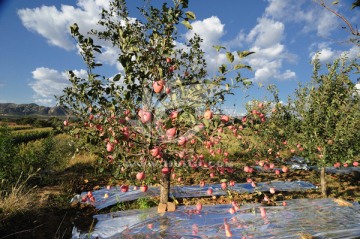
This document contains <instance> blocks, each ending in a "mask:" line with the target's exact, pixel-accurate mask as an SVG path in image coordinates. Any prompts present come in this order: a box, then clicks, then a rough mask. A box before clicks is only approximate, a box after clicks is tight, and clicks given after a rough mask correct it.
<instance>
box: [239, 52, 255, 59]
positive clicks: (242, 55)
mask: <svg viewBox="0 0 360 239" xmlns="http://www.w3.org/2000/svg"><path fill="white" fill-rule="evenodd" d="M254 53H255V52H254V51H238V52H237V54H238V56H239V57H240V58H244V57H247V56H249V55H251V54H254Z"/></svg>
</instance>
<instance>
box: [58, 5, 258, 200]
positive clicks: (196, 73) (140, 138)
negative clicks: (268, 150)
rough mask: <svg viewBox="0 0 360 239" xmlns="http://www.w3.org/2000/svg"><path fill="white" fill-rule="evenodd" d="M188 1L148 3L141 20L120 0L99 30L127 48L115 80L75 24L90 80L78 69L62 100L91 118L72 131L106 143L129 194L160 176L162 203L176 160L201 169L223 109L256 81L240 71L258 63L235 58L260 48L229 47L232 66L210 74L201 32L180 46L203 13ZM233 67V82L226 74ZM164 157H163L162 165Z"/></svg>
mask: <svg viewBox="0 0 360 239" xmlns="http://www.w3.org/2000/svg"><path fill="white" fill-rule="evenodd" d="M170 5H171V6H170ZM187 7H188V1H187V0H174V1H173V4H170V3H168V2H165V3H164V4H163V5H162V7H161V8H155V7H153V6H151V5H148V6H147V7H144V8H141V9H140V12H141V13H142V16H143V19H144V21H140V20H138V19H134V18H131V17H130V15H129V12H128V10H127V8H126V3H125V1H124V0H115V1H112V2H111V3H110V7H109V9H108V10H103V11H102V20H100V21H99V24H100V25H101V26H102V27H103V29H104V30H102V31H95V30H93V31H91V34H92V36H93V37H95V38H96V39H100V40H105V41H108V42H110V43H111V44H112V45H113V46H115V47H117V48H118V49H119V50H120V54H119V55H118V59H117V60H118V63H120V64H121V66H122V67H123V69H124V70H123V72H122V73H119V74H116V75H115V76H114V77H110V78H107V77H101V76H100V75H98V74H97V73H96V72H95V71H96V69H97V67H99V66H101V64H100V63H99V62H97V61H96V54H101V46H99V45H95V44H94V40H93V38H91V37H85V36H83V35H82V34H81V33H80V32H79V27H78V26H77V25H76V24H74V25H73V26H71V33H72V35H73V36H74V38H75V39H76V41H77V42H78V45H79V48H80V49H81V55H82V57H83V59H84V61H85V63H86V65H87V67H88V76H87V78H86V79H82V78H79V77H78V76H77V75H76V74H75V73H74V72H72V71H70V72H69V75H70V81H71V83H72V86H70V87H68V88H66V89H65V90H64V93H65V94H64V95H63V96H61V97H60V98H59V102H60V104H61V105H62V106H64V107H66V108H67V109H69V110H70V111H71V112H72V113H73V114H74V115H76V117H78V118H80V119H81V120H82V122H83V124H82V125H77V124H76V125H74V126H72V127H73V128H72V132H73V133H75V134H86V135H87V137H88V138H89V140H92V142H96V143H98V144H99V145H100V146H101V147H102V148H103V149H104V150H103V160H105V161H108V162H109V163H110V164H114V165H115V166H114V167H115V169H116V170H115V177H116V178H118V179H122V180H123V182H124V184H123V185H122V186H121V190H122V191H124V192H126V191H127V190H128V184H129V183H133V184H135V185H139V184H140V185H142V190H143V191H146V189H147V183H149V182H157V181H158V178H160V185H161V194H160V203H167V202H168V199H169V189H170V172H171V171H172V170H174V169H173V165H174V162H178V163H183V160H184V159H189V158H190V156H191V159H192V161H191V163H189V165H191V166H192V167H193V164H196V163H197V162H198V161H199V160H201V159H199V157H197V154H196V152H197V149H198V148H199V147H203V146H204V143H203V142H210V144H214V141H215V138H216V137H218V135H217V132H218V131H216V130H217V129H218V128H219V127H225V126H228V125H229V124H231V120H230V119H229V117H227V116H226V117H221V116H216V115H215V112H216V109H218V107H219V106H221V104H222V103H223V101H224V96H225V95H226V94H229V93H231V90H232V89H234V87H239V86H240V85H245V86H248V85H250V84H251V83H250V82H249V81H248V80H246V79H244V78H242V76H241V75H240V73H239V70H240V69H243V68H247V69H250V67H248V66H246V65H244V64H241V63H238V64H235V62H236V61H235V58H236V59H238V60H241V58H243V57H246V56H247V55H249V54H251V53H252V52H237V56H236V57H235V56H234V55H233V54H232V53H231V52H226V53H225V54H226V57H227V59H228V61H229V64H223V65H221V66H220V67H219V69H218V71H217V74H215V76H214V77H209V76H208V74H207V69H206V67H207V65H206V62H205V59H204V52H203V51H202V50H201V47H200V44H201V42H202V39H201V38H200V37H199V36H198V35H196V34H194V36H193V37H192V38H191V39H190V40H189V41H188V42H186V43H184V45H183V46H182V47H179V46H177V43H176V41H177V40H178V29H177V27H179V26H181V25H180V23H182V24H183V25H184V26H185V27H186V28H188V29H191V28H192V27H191V24H190V21H191V20H194V19H195V14H194V13H193V12H190V11H188V12H185V11H184V9H186V8H187ZM215 49H216V50H217V51H218V52H220V51H221V50H224V48H223V47H220V46H215ZM219 54H220V53H219ZM230 72H233V73H234V74H233V76H234V78H233V79H232V81H229V80H228V79H227V78H226V75H227V74H228V73H230ZM65 124H68V123H67V122H65ZM202 160H203V159H202ZM156 163H161V165H162V166H161V170H159V168H158V167H154V165H156Z"/></svg>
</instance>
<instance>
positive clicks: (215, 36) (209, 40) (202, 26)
mask: <svg viewBox="0 0 360 239" xmlns="http://www.w3.org/2000/svg"><path fill="white" fill-rule="evenodd" d="M191 25H192V27H193V30H192V31H188V32H187V33H186V34H185V38H186V39H187V40H189V39H190V38H192V37H193V36H194V33H197V34H198V35H200V36H201V37H202V38H203V40H204V41H203V43H202V47H203V49H205V50H207V49H211V48H212V46H213V45H217V44H218V43H219V42H220V38H221V37H222V36H223V35H224V34H225V31H224V26H225V25H224V24H222V23H221V21H220V19H219V18H218V17H216V16H212V17H210V18H206V19H204V20H202V21H194V22H193V23H192V24H191Z"/></svg>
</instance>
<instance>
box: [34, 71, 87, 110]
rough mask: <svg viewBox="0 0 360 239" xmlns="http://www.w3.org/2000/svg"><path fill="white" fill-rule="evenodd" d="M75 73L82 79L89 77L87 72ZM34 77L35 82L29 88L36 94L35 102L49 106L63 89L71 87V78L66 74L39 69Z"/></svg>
mask: <svg viewBox="0 0 360 239" xmlns="http://www.w3.org/2000/svg"><path fill="white" fill-rule="evenodd" d="M74 73H75V74H76V75H77V76H78V77H82V78H83V77H86V76H87V72H86V71H85V70H80V71H77V70H75V71H74ZM32 75H33V79H34V81H33V82H31V83H30V84H29V86H30V87H31V88H32V89H33V91H34V92H35V95H34V98H35V102H39V103H44V104H45V103H46V102H47V103H48V104H49V103H51V102H53V100H54V96H55V95H56V96H58V95H61V94H62V91H63V89H64V88H65V87H67V86H69V80H68V79H69V78H68V75H67V73H66V72H59V71H57V70H54V69H49V68H46V67H39V68H36V69H35V70H34V71H33V72H32ZM48 104H47V105H48Z"/></svg>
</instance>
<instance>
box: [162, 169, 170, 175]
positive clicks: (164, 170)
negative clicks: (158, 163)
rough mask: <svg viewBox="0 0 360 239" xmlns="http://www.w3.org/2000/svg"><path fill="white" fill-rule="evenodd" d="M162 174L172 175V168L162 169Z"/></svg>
mask: <svg viewBox="0 0 360 239" xmlns="http://www.w3.org/2000/svg"><path fill="white" fill-rule="evenodd" d="M161 172H162V173H163V174H168V173H170V168H169V167H164V168H162V169H161Z"/></svg>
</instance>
